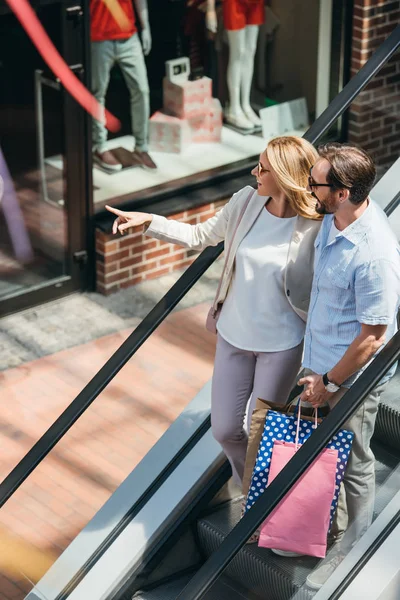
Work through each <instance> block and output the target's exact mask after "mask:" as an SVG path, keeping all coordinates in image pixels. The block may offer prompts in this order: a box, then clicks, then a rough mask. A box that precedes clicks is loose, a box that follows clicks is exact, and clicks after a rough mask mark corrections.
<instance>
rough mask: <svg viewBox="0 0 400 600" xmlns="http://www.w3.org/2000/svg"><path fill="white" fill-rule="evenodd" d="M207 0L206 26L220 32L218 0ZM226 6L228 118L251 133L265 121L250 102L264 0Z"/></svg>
mask: <svg viewBox="0 0 400 600" xmlns="http://www.w3.org/2000/svg"><path fill="white" fill-rule="evenodd" d="M206 1H207V17H206V27H207V29H208V30H209V31H211V32H212V31H216V29H217V17H216V13H215V0H206ZM222 9H223V20H224V28H225V30H226V32H227V36H228V44H229V63H228V69H227V84H228V92H229V106H228V107H226V109H225V121H226V122H227V123H230V124H231V125H233V126H234V127H235V128H236V129H238V130H239V131H243V133H249V132H251V131H253V130H254V129H255V128H261V120H260V118H259V117H258V116H257V115H256V113H255V112H254V110H253V109H252V107H251V105H250V92H251V82H252V79H253V71H254V56H255V53H256V49H257V38H258V32H259V28H260V25H262V23H263V22H264V0H222Z"/></svg>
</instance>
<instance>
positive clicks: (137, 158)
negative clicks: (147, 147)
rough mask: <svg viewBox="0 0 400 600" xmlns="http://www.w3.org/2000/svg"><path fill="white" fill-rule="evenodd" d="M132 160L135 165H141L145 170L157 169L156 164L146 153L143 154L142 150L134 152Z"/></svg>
mask: <svg viewBox="0 0 400 600" xmlns="http://www.w3.org/2000/svg"><path fill="white" fill-rule="evenodd" d="M132 160H133V162H134V163H135V164H139V165H140V166H141V167H143V168H144V169H149V170H153V169H157V165H156V163H155V162H154V160H153V159H152V158H151V156H150V154H149V153H148V152H146V151H143V152H142V151H141V150H134V151H133V152H132Z"/></svg>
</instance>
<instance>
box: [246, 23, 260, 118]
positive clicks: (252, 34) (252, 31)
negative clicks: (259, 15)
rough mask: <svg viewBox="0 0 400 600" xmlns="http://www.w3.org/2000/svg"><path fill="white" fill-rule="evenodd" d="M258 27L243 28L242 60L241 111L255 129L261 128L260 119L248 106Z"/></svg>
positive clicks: (248, 26)
mask: <svg viewBox="0 0 400 600" xmlns="http://www.w3.org/2000/svg"><path fill="white" fill-rule="evenodd" d="M259 29H260V27H259V25H247V27H246V28H245V30H244V31H245V44H246V52H245V54H244V56H243V58H242V63H241V65H242V77H241V98H242V109H243V112H244V114H245V115H246V117H247V119H248V120H249V121H250V122H251V123H253V125H255V126H257V127H261V119H260V118H259V117H258V116H257V115H256V113H255V112H254V110H253V109H252V108H251V105H250V93H251V83H252V81H253V72H254V57H255V54H256V50H257V38H258V32H259Z"/></svg>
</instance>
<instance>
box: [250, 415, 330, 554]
mask: <svg viewBox="0 0 400 600" xmlns="http://www.w3.org/2000/svg"><path fill="white" fill-rule="evenodd" d="M299 434H300V411H299V414H298V419H297V427H296V441H295V443H292V442H286V441H277V440H275V442H274V444H273V450H272V457H271V463H270V469H269V477H268V485H269V484H270V483H271V481H273V480H274V479H275V477H276V476H277V475H278V473H279V472H280V471H281V470H282V469H283V468H284V467H285V466H286V465H287V463H288V462H289V461H290V459H291V458H292V457H293V455H294V454H295V453H296V452H297V450H298V448H299V446H300V444H299ZM338 455H339V453H338V451H337V450H336V449H335V450H332V449H327V448H325V449H324V450H323V451H322V452H321V453H320V454H319V456H318V457H317V458H316V459H315V460H314V462H313V463H312V464H311V465H310V466H309V467H308V469H307V470H306V472H305V473H303V475H302V476H301V477H300V478H299V480H298V481H297V482H296V483H295V484H294V486H293V487H292V488H291V490H290V491H289V492H288V493H287V494H286V496H285V497H284V499H283V500H282V501H281V502H280V503H279V505H278V506H277V507H276V508H275V509H274V510H273V511H272V513H271V514H270V515H269V516H268V517H267V519H266V520H265V521H264V523H263V524H262V526H261V531H260V539H259V542H258V545H259V546H260V547H262V548H275V549H278V550H286V551H290V552H298V553H299V554H306V555H309V556H317V557H318V558H324V557H325V555H326V546H327V535H328V530H329V525H330V510H331V504H332V499H333V496H334V493H335V485H336V465H337V460H338Z"/></svg>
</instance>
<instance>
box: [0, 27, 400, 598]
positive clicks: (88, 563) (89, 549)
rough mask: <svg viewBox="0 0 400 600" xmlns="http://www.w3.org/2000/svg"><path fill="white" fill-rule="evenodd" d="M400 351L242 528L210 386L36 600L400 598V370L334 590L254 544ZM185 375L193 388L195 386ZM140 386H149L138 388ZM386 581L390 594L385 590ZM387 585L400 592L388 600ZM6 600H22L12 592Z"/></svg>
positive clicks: (393, 182)
mask: <svg viewBox="0 0 400 600" xmlns="http://www.w3.org/2000/svg"><path fill="white" fill-rule="evenodd" d="M399 45H400V27H397V28H396V30H395V31H394V32H393V33H392V34H391V35H390V36H389V38H388V39H387V40H386V41H385V42H384V43H383V44H382V46H381V47H380V48H379V49H378V50H377V51H376V53H375V54H374V55H373V56H372V57H371V58H370V60H369V61H368V63H366V65H365V66H364V67H363V69H362V70H361V71H360V72H359V73H358V74H357V75H356V76H355V77H354V78H353V79H352V80H351V81H350V82H349V84H348V85H347V86H346V87H345V88H344V89H343V90H342V92H341V93H340V94H339V95H338V96H337V97H336V98H335V100H334V101H333V102H332V103H331V105H330V106H329V107H328V109H327V110H326V111H325V112H324V113H323V114H322V115H321V117H319V118H318V119H317V121H316V122H315V123H314V124H313V125H312V127H311V128H310V130H309V131H308V132H307V133H306V134H305V137H306V138H307V139H308V140H309V141H311V142H312V143H314V144H315V143H317V142H318V141H319V140H321V139H323V138H324V139H326V138H329V137H332V136H334V134H335V125H336V123H337V121H338V119H341V118H342V119H343V118H346V115H347V114H348V111H351V110H352V102H353V101H354V100H355V98H357V96H358V94H360V93H361V92H362V91H363V90H368V85H375V83H376V81H379V72H380V70H381V69H382V68H383V67H384V66H385V64H386V63H387V62H388V61H389V60H390V59H391V58H392V57H393V56H394V55H395V53H396V52H398V48H399ZM387 167H389V165H387ZM385 170H386V172H385V173H384V174H383V175H382V177H381V178H380V180H379V181H378V183H377V185H376V186H375V188H374V190H373V192H372V193H371V197H372V198H373V199H374V200H375V201H376V202H378V203H379V204H380V205H381V206H382V207H383V208H385V210H386V212H387V214H388V216H389V219H390V223H391V225H392V227H393V229H394V231H395V233H396V235H397V238H398V239H399V240H400V206H399V204H400V177H399V174H400V159H398V160H397V161H396V162H394V163H393V164H392V165H390V168H387V169H385ZM221 252H222V246H221V245H219V246H217V247H216V248H208V249H207V250H205V251H204V252H203V253H202V254H201V256H200V257H199V258H198V259H197V260H196V261H195V263H194V264H193V265H192V266H191V267H190V268H189V269H188V270H187V271H186V272H185V274H184V275H183V276H182V277H181V279H180V280H179V281H178V282H177V283H176V284H175V285H174V286H173V287H172V288H171V289H170V291H169V292H168V293H167V294H166V296H165V297H164V298H163V299H162V300H161V301H160V302H159V303H158V304H157V305H156V307H155V308H154V309H153V310H152V311H151V312H150V313H149V315H148V316H147V317H146V318H145V319H144V320H143V321H142V322H141V323H140V324H139V325H138V327H137V328H136V329H135V331H134V332H133V333H132V334H131V335H130V336H129V337H128V339H127V340H126V341H125V342H124V343H123V345H122V346H121V347H120V348H119V349H118V350H117V352H116V353H115V354H113V355H112V357H111V358H110V360H109V361H108V362H107V363H106V364H105V365H104V366H103V367H102V369H101V370H100V371H99V372H98V373H97V374H96V375H95V376H94V377H93V379H92V380H91V381H90V382H89V383H88V384H87V385H86V386H85V387H84V389H83V390H82V392H81V393H80V394H79V395H78V396H77V398H76V399H75V400H74V401H73V402H72V403H71V404H70V405H69V406H68V407H67V408H66V410H65V411H64V413H62V414H61V415H60V417H59V418H58V419H57V420H56V421H55V422H54V423H53V425H52V426H51V427H50V428H49V429H48V430H47V432H46V433H45V434H44V435H43V436H42V437H41V438H40V440H39V441H38V442H37V443H36V444H35V445H34V446H33V447H32V449H31V450H30V451H29V452H28V453H27V454H26V456H25V457H24V458H23V459H22V460H21V461H20V462H19V464H18V465H17V466H16V467H15V468H14V469H13V470H12V471H11V473H10V474H9V475H8V476H7V477H6V479H5V480H4V481H3V482H2V483H1V485H0V506H3V505H4V507H5V509H6V508H7V503H8V501H11V499H12V498H13V497H14V498H15V496H17V495H18V490H19V489H20V488H21V486H23V485H24V482H25V481H27V480H29V478H30V477H34V474H35V472H37V470H38V469H40V468H41V465H42V464H43V461H44V460H45V459H46V457H47V456H48V455H49V454H50V453H51V451H52V450H53V448H54V447H55V446H56V444H58V443H59V442H60V440H62V438H63V437H64V436H66V435H68V434H69V432H70V431H71V432H73V431H74V428H75V429H76V427H77V426H78V424H79V421H78V419H80V417H81V416H82V415H83V414H84V413H85V412H86V414H88V412H87V411H88V410H90V407H91V405H92V403H93V402H94V401H95V400H96V398H97V397H98V396H99V395H100V394H101V393H102V392H103V390H105V389H106V387H107V386H108V385H111V382H112V380H113V379H114V378H115V377H118V372H119V371H120V370H121V369H122V368H123V367H124V365H126V364H127V362H128V361H129V360H130V359H131V358H132V357H133V355H134V354H136V353H138V351H139V349H140V348H141V346H142V345H143V344H144V343H145V342H146V340H148V338H149V337H150V336H151V335H152V334H153V333H154V332H155V330H156V329H157V327H158V326H159V325H160V324H161V323H162V322H163V321H164V320H165V318H166V317H167V316H168V315H169V314H170V313H171V311H172V310H173V309H174V308H175V307H176V306H178V304H179V303H181V304H180V305H182V304H184V303H185V302H187V300H188V298H189V296H190V295H192V296H194V297H196V295H197V296H198V297H200V296H201V297H203V296H202V294H200V293H199V291H198V290H199V289H200V288H199V286H201V282H202V281H203V280H204V277H207V274H206V272H207V270H208V269H209V267H210V266H211V265H212V263H214V261H216V259H217V258H218V256H219V255H220V254H221ZM214 267H215V265H214V266H213V268H214ZM171 339H173V337H171ZM192 340H193V343H194V344H196V340H197V343H198V348H199V352H200V350H201V344H202V340H201V336H200V335H199V334H198V335H197V337H196V335H194V334H193V337H192ZM399 356H400V334H399V333H397V334H396V335H395V336H394V338H393V339H392V340H391V341H390V342H389V343H388V344H387V346H386V347H385V348H384V350H383V351H382V352H381V353H380V354H379V355H378V356H377V357H376V359H375V360H374V361H373V362H372V364H371V365H370V366H369V367H368V369H367V370H366V371H365V373H364V374H363V375H362V377H360V379H359V380H357V382H356V383H355V384H354V385H353V387H352V388H351V390H350V391H349V392H348V393H347V394H346V397H347V401H346V403H339V405H338V406H337V407H335V409H334V410H333V411H332V412H331V413H330V414H329V416H328V417H327V418H326V419H325V420H324V422H323V423H322V424H321V426H320V427H319V428H318V429H317V431H316V432H315V433H314V435H313V436H312V438H310V440H308V441H307V442H306V443H305V444H304V445H303V446H302V447H301V449H300V450H299V452H298V453H297V454H296V455H295V457H294V458H293V459H292V460H291V461H290V463H289V464H288V465H287V467H286V468H285V469H284V470H283V471H282V472H281V473H280V475H279V476H278V477H277V478H276V479H275V480H274V481H273V482H272V483H271V485H270V486H269V487H268V489H267V490H266V491H265V493H264V494H263V497H262V498H260V499H259V501H258V502H257V503H256V504H255V505H254V507H253V508H252V509H251V510H250V511H249V512H248V513H247V514H246V516H245V517H244V518H243V519H242V520H240V510H241V503H242V496H241V495H240V490H238V489H236V488H235V487H234V486H233V485H232V481H231V480H230V470H229V467H228V464H227V462H226V461H225V459H224V456H223V454H222V453H221V449H220V447H219V445H218V444H217V443H216V442H215V440H214V439H213V437H212V434H211V430H210V384H209V383H206V384H205V385H204V386H203V387H202V388H201V389H199V390H198V393H197V394H196V395H195V397H194V399H193V400H192V401H191V402H190V403H189V404H188V406H186V408H185V409H184V410H183V412H182V413H181V414H180V416H179V417H178V418H177V419H176V420H175V421H174V422H173V424H172V425H171V426H170V427H169V429H168V430H167V431H166V432H165V433H164V435H163V436H162V437H161V438H160V439H159V441H158V442H157V443H156V444H155V445H154V447H153V448H152V449H151V450H150V452H148V453H147V454H146V456H145V457H144V458H143V459H142V460H141V462H140V463H139V464H138V466H137V467H136V468H135V469H134V470H133V471H132V472H131V473H130V474H129V475H128V477H126V478H125V479H124V480H123V481H122V482H121V483H120V485H118V487H117V489H116V490H115V491H113V493H112V494H111V495H110V497H109V498H108V500H107V501H106V502H105V503H104V505H103V506H102V508H101V509H100V510H99V511H98V512H96V514H95V515H94V516H93V518H91V520H90V521H89V523H88V524H87V525H86V527H84V529H83V530H82V531H81V532H80V533H79V534H78V535H77V536H76V538H75V539H74V540H73V541H72V542H71V543H70V545H69V546H68V547H67V549H66V550H65V551H64V552H63V553H62V554H61V555H60V556H59V558H58V559H57V560H56V561H55V562H54V564H53V565H52V566H51V567H50V569H49V570H48V572H47V573H46V574H45V575H44V576H43V577H42V578H41V579H40V580H39V581H38V582H36V583H35V584H32V586H31V589H30V590H28V593H27V596H26V597H27V598H28V599H29V600H38V599H39V598H40V599H45V600H56V599H57V600H64V599H66V598H69V599H71V600H78V599H79V600H97V599H99V600H100V599H106V598H107V599H115V600H117V599H118V600H128V599H129V600H130V599H131V598H132V599H134V600H197V599H200V598H206V599H207V600H214V599H215V600H225V599H229V600H239V599H245V598H246V599H248V600H261V599H264V600H289V599H296V600H308V599H309V598H312V597H313V598H316V599H317V600H322V599H323V598H326V599H328V598H330V599H334V598H343V599H347V598H352V600H357V598H358V597H359V598H365V599H366V600H368V599H369V598H370V599H371V600H372V599H373V598H376V600H378V599H379V600H383V599H384V598H385V600H389V598H390V599H391V598H392V597H393V598H399V597H400V591H399V590H400V587H396V585H397V584H396V581H397V580H399V577H398V574H397V572H396V568H395V565H392V564H391V561H390V558H391V556H392V553H393V552H391V550H390V549H391V548H393V545H394V546H395V544H396V542H397V545H398V543H399V542H400V531H399V530H400V526H399V523H400V492H399V490H400V370H399V369H398V370H397V373H396V375H395V377H393V379H392V380H391V382H390V384H389V386H388V388H387V389H386V391H385V393H384V394H383V396H382V398H381V403H380V407H379V413H378V418H377V423H376V428H375V434H374V438H373V450H374V453H375V456H376V479H377V495H376V502H375V520H374V522H373V524H372V526H371V527H370V529H369V530H368V531H367V532H366V534H365V535H364V536H363V538H362V539H361V540H360V541H359V542H358V543H357V544H356V545H355V546H354V547H353V548H349V550H348V553H347V555H346V556H345V557H344V559H343V561H342V562H341V564H340V565H339V566H338V568H337V570H336V571H335V572H334V574H333V575H332V577H331V578H330V579H328V581H327V583H326V584H325V585H324V586H322V588H321V589H320V590H315V589H311V588H310V586H309V585H307V582H306V580H307V576H308V575H309V574H310V573H311V572H312V571H313V569H314V568H315V567H316V566H317V564H318V559H314V558H311V557H299V558H287V557H280V556H277V555H275V554H273V553H272V552H271V551H269V550H266V549H261V548H258V547H257V545H256V544H251V545H245V542H246V540H247V539H248V538H249V537H250V535H251V534H252V533H253V532H254V530H255V529H256V528H257V527H258V526H259V525H260V523H261V522H262V521H263V520H264V519H265V517H266V516H267V515H268V514H269V513H270V512H271V511H272V510H273V509H274V507H275V506H276V505H277V504H278V502H279V501H280V499H281V498H283V496H284V495H285V493H287V491H288V490H289V489H290V488H291V486H292V485H293V484H294V483H295V481H296V480H297V479H298V478H299V477H300V476H301V474H302V472H304V470H305V469H306V468H307V467H308V466H309V465H310V464H311V462H312V461H313V460H314V458H315V457H316V456H317V455H318V453H319V452H320V451H321V449H322V448H323V447H324V446H325V445H326V443H327V442H328V441H329V440H330V439H331V437H332V435H333V434H334V433H335V432H336V431H337V430H338V429H340V427H342V425H343V423H344V422H345V421H346V420H347V418H348V417H349V416H350V414H352V412H354V410H356V408H357V407H358V406H359V405H360V404H361V403H362V400H363V399H364V398H365V396H366V395H367V394H368V393H369V391H371V390H372V389H373V388H374V387H375V386H376V384H377V383H378V382H379V381H380V379H381V378H382V377H383V375H384V374H385V373H386V372H387V371H388V370H389V368H390V367H391V366H392V365H393V364H394V363H395V362H396V361H397V360H398V358H399ZM136 358H137V357H136V356H135V359H136ZM135 359H134V360H135ZM184 367H185V365H182V375H183V376H182V386H184V385H185V384H186V382H185V373H187V372H186V371H185V370H184ZM135 385H139V383H138V382H133V387H134V386H135ZM154 385H155V387H157V389H158V387H159V386H160V382H156V381H155V382H154ZM162 385H164V382H161V387H162ZM165 385H167V382H165ZM160 402H161V400H160ZM388 553H389V554H388ZM379 557H381V560H380V562H379V564H380V565H382V564H385V566H386V568H387V571H386V572H384V571H383V569H382V571H381V575H382V576H381V577H376V576H375V577H373V576H371V573H372V572H374V573H376V567H373V565H374V561H376V560H377V559H378V558H379ZM382 557H383V558H382ZM373 568H375V571H373ZM371 577H372V580H371V583H370V585H369V586H368V588H366V589H365V590H364V595H360V596H357V594H359V593H361V592H359V591H357V592H351V589H360V588H357V587H356V586H357V585H358V586H360V585H362V582H364V583H365V581H368V580H369V579H368V578H371ZM396 578H397V580H396ZM379 580H380V581H379ZM360 582H361V583H360ZM373 584H377V585H378V588H377V589H376V590H375V591H374V592H373V591H372V588H373ZM379 585H380V586H381V587H380V588H379ZM385 590H389V591H388V593H392V594H395V593H398V595H397V596H395V595H392V596H389V595H388V596H385V595H382V594H384V593H385ZM393 590H394V591H393ZM1 593H3V591H2V590H0V594H1ZM372 593H375V595H372ZM3 594H4V593H3ZM349 594H352V595H350V596H349ZM354 594H356V595H354ZM368 594H370V595H368ZM378 594H380V595H378ZM0 597H1V596H0ZM5 598H6V600H11V596H10V598H8V597H7V596H5Z"/></svg>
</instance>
